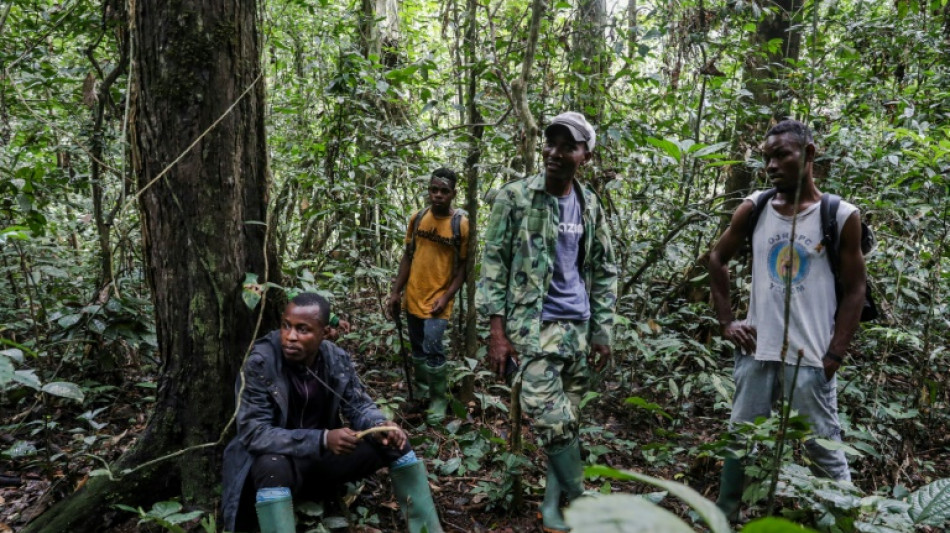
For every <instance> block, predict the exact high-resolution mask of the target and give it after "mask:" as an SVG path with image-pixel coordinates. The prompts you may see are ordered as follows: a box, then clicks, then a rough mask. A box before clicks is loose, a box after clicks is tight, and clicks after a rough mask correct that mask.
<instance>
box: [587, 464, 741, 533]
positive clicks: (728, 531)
mask: <svg viewBox="0 0 950 533" xmlns="http://www.w3.org/2000/svg"><path fill="white" fill-rule="evenodd" d="M584 473H585V474H586V475H587V476H603V477H609V478H613V479H623V480H632V481H639V482H640V483H646V484H648V485H653V486H654V487H660V488H661V489H663V490H666V491H668V492H669V493H670V494H672V495H674V496H676V497H677V498H679V499H681V500H683V501H684V502H686V503H687V504H688V505H689V506H690V507H692V508H693V510H695V511H696V513H697V514H698V515H699V516H700V517H701V518H702V519H703V520H705V521H706V523H707V524H708V525H709V530H710V531H712V533H732V528H730V527H729V521H728V520H727V519H726V515H724V514H722V511H720V510H719V508H718V507H716V504H715V503H714V502H712V501H710V500H707V499H706V498H704V497H703V495H702V494H700V493H698V492H696V491H695V490H693V489H692V488H690V487H688V486H686V485H684V484H682V483H677V482H676V481H670V480H667V479H660V478H655V477H652V476H648V475H646V474H641V473H639V472H633V471H631V470H616V469H614V468H610V467H607V466H600V465H597V466H589V467H587V468H586V469H585V470H584ZM657 531H661V530H657Z"/></svg>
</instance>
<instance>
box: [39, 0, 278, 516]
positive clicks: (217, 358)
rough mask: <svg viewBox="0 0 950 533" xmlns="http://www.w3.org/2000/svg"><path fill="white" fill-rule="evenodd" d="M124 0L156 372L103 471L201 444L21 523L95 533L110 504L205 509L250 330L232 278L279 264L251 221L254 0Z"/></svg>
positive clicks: (260, 212)
mask: <svg viewBox="0 0 950 533" xmlns="http://www.w3.org/2000/svg"><path fill="white" fill-rule="evenodd" d="M134 6H135V12H134V13H133V15H132V16H133V17H134V28H135V30H134V39H135V46H134V50H135V59H136V71H135V72H134V74H133V75H134V77H135V78H134V83H133V94H132V95H131V97H132V98H133V109H134V117H135V119H134V120H133V123H132V130H131V137H132V141H133V143H132V144H133V165H134V168H135V170H136V174H137V176H138V179H139V186H140V187H144V188H145V190H144V191H143V192H142V194H141V196H140V202H141V205H140V207H141V210H142V218H143V220H142V233H143V241H144V246H145V258H146V263H147V277H148V280H149V283H150V285H151V288H152V292H153V296H152V298H153V302H154V305H155V318H156V331H157V334H158V341H159V352H160V357H161V361H162V368H161V376H160V379H159V386H158V392H157V401H156V406H155V411H154V412H153V413H152V415H151V417H150V419H149V424H148V427H147V428H146V430H145V432H144V433H143V435H142V436H141V437H140V439H139V441H138V442H137V443H136V445H135V446H134V448H133V449H132V450H131V451H130V452H129V453H127V454H126V455H124V456H123V457H122V458H121V459H120V460H119V461H118V463H117V465H116V466H115V467H113V472H115V473H117V474H119V473H121V471H122V470H123V469H127V468H135V467H136V466H139V465H142V464H143V463H146V462H148V461H151V460H155V459H158V458H161V457H164V456H165V455H166V454H169V453H174V452H177V451H180V450H182V449H185V448H188V447H192V446H197V445H203V446H201V447H199V448H197V449H193V450H191V451H187V452H185V453H181V454H179V455H176V456H174V457H173V458H165V459H164V460H163V461H161V462H159V463H157V464H152V463H148V464H149V465H150V466H148V467H145V468H142V469H140V470H136V471H133V472H132V473H130V474H128V475H124V476H122V477H119V478H118V479H117V480H116V481H111V480H109V479H108V478H106V477H96V478H93V479H92V480H91V481H90V482H89V483H87V484H86V486H85V487H84V488H82V489H80V490H79V491H77V492H75V493H73V494H72V495H71V496H70V497H68V498H67V499H65V500H63V501H62V502H60V503H59V504H57V505H55V506H53V507H52V508H50V509H49V510H48V511H47V512H46V513H44V514H43V515H41V516H40V517H38V518H37V519H36V520H35V521H34V522H32V523H31V524H30V525H29V526H28V527H27V528H26V530H25V531H28V532H35V531H48V532H57V533H58V532H62V531H70V532H82V531H103V530H105V529H107V527H108V526H109V525H110V521H112V520H113V519H114V518H115V517H114V516H113V515H114V514H115V513H114V511H113V510H112V508H111V506H112V504H114V503H125V504H129V505H146V504H147V503H149V502H155V501H159V500H161V499H164V498H168V497H170V496H172V495H180V496H181V497H182V499H183V500H184V501H185V502H186V503H188V504H195V505H199V506H202V507H204V508H206V509H207V508H212V507H213V506H214V504H215V502H216V499H217V496H216V490H215V487H216V485H217V484H218V480H219V478H220V455H221V447H220V444H221V442H219V441H221V440H222V431H223V429H224V427H225V423H226V421H227V420H228V419H229V417H230V415H231V413H232V411H233V408H234V405H233V403H234V402H233V396H232V395H233V390H232V387H231V384H232V383H233V379H234V377H235V375H236V374H237V372H238V369H239V367H240V365H241V362H242V359H243V356H244V354H245V352H246V350H247V348H248V346H249V344H250V342H251V341H252V340H253V335H254V333H255V322H256V317H255V314H254V313H252V312H250V311H249V310H248V309H247V308H246V306H245V305H244V304H243V302H242V300H241V290H242V287H241V285H242V281H243V279H244V274H245V273H246V272H254V273H257V274H258V275H260V276H261V277H262V278H263V275H264V273H265V270H267V271H268V272H270V273H277V272H279V268H278V265H277V264H276V261H275V259H274V257H273V256H272V255H271V257H270V261H269V265H268V266H267V267H265V255H266V254H265V241H266V238H265V237H266V227H265V226H264V225H262V224H261V223H262V222H264V221H265V220H266V218H267V216H266V209H267V182H268V177H267V162H266V150H265V134H264V120H263V100H264V86H263V81H262V78H261V77H260V61H259V42H258V30H257V23H256V14H257V4H256V2H254V1H249V2H227V1H224V0H213V1H211V0H209V1H207V2H196V3H190V4H174V3H169V4H159V3H155V2H135V3H134ZM232 104H234V107H233V108H231V109H229V108H230V107H231V106H232ZM219 118H220V119H221V120H220V122H219V123H217V124H216V125H213V124H214V123H215V121H216V120H218V119H219ZM202 136H203V137H202ZM199 138H200V140H199V141H198V142H197V144H196V145H195V146H194V148H192V149H190V150H189V149H188V146H189V145H190V144H191V143H192V142H193V141H195V140H196V139H199ZM179 157H180V159H179ZM176 160H177V161H176ZM163 173H164V174H163ZM159 176H161V177H160V178H159ZM271 250H273V248H272V247H271V248H270V250H269V251H268V253H270V251H271ZM268 325H269V324H268ZM196 378H199V379H196ZM146 506H147V505H146ZM122 518H124V516H123V517H122Z"/></svg>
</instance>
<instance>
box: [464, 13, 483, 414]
mask: <svg viewBox="0 0 950 533" xmlns="http://www.w3.org/2000/svg"><path fill="white" fill-rule="evenodd" d="M477 10H478V0H468V2H467V6H466V12H467V14H466V26H465V64H466V65H467V66H468V80H467V82H468V83H467V84H466V88H465V108H466V114H467V115H468V116H467V119H468V123H469V124H470V126H469V127H468V141H469V149H468V157H466V158H465V180H466V182H467V188H466V191H465V195H466V197H467V198H466V200H467V201H466V204H465V209H466V210H467V211H468V220H469V226H468V250H467V251H466V257H468V258H469V259H468V261H466V263H465V267H466V269H467V272H466V273H465V301H466V304H467V306H466V308H465V311H466V313H465V342H464V349H465V357H466V358H468V359H473V360H474V359H477V358H478V328H477V327H476V326H477V320H478V318H477V316H476V309H475V259H476V257H477V253H478V226H477V224H476V221H477V220H478V190H479V188H478V163H479V161H480V160H481V157H482V134H483V133H484V130H485V128H484V126H482V125H481V124H482V120H483V119H482V114H481V112H480V111H479V109H478V78H479V74H480V73H481V67H480V66H479V62H478V50H479V44H478V19H477V17H476V15H477ZM474 385H475V380H474V379H466V380H465V382H464V383H463V384H462V394H461V398H462V400H463V401H464V402H466V403H467V402H468V401H471V400H473V399H474V397H475V390H474Z"/></svg>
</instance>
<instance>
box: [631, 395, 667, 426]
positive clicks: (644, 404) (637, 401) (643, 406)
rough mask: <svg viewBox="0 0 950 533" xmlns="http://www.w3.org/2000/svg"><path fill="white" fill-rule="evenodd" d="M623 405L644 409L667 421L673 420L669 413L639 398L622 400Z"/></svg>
mask: <svg viewBox="0 0 950 533" xmlns="http://www.w3.org/2000/svg"><path fill="white" fill-rule="evenodd" d="M623 403H626V404H629V405H634V406H637V407H639V408H640V409H646V410H647V411H652V412H654V413H657V414H659V415H662V416H664V417H666V418H667V419H668V420H673V417H672V416H670V414H669V413H667V412H666V411H664V410H663V408H662V407H660V406H659V405H657V404H655V403H653V402H648V401H646V400H644V399H643V398H641V397H639V396H632V397H630V398H627V399H626V400H624V402H623Z"/></svg>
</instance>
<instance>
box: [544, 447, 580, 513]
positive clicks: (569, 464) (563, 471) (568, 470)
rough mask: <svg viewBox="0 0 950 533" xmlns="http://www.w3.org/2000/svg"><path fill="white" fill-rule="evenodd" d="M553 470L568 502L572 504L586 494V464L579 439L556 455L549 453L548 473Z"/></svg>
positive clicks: (558, 451)
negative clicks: (582, 460) (582, 457)
mask: <svg viewBox="0 0 950 533" xmlns="http://www.w3.org/2000/svg"><path fill="white" fill-rule="evenodd" d="M552 470H553V471H554V477H556V478H557V482H558V485H559V487H560V489H561V491H562V492H564V494H566V495H567V501H569V502H572V501H574V500H576V499H577V498H579V497H580V496H582V495H583V494H584V464H583V463H582V462H581V448H580V444H579V443H578V442H577V439H574V440H573V441H571V443H570V444H568V445H567V446H565V447H564V448H561V449H560V450H557V451H556V452H554V453H551V452H548V472H550V471H552Z"/></svg>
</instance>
